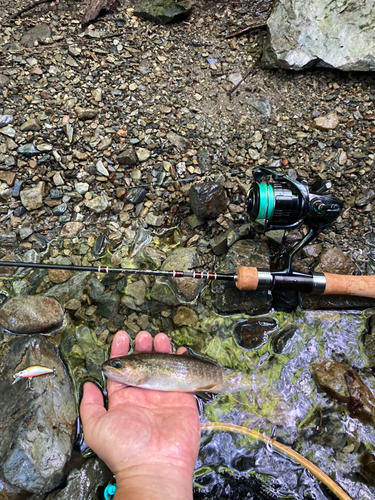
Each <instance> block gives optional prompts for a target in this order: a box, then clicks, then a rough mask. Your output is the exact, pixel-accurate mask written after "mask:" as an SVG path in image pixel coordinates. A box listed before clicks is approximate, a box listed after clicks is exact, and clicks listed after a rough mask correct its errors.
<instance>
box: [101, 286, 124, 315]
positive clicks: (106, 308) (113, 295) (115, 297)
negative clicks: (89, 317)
mask: <svg viewBox="0 0 375 500" xmlns="http://www.w3.org/2000/svg"><path fill="white" fill-rule="evenodd" d="M120 299H121V297H120V294H119V293H118V292H116V291H114V292H108V293H105V294H104V295H101V296H100V297H98V299H97V304H98V309H97V312H98V313H99V314H101V315H102V316H104V317H105V318H109V319H113V318H114V316H116V314H117V313H118V311H119V308H120Z"/></svg>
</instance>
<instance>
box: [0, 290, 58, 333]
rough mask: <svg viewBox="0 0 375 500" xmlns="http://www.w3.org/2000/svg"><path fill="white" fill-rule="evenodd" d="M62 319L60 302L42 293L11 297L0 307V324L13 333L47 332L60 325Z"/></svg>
mask: <svg viewBox="0 0 375 500" xmlns="http://www.w3.org/2000/svg"><path fill="white" fill-rule="evenodd" d="M63 321H64V311H63V309H62V308H61V306H60V304H59V303H58V302H57V301H56V300H54V299H52V298H49V297H43V296H42V295H22V296H19V297H13V298H11V299H10V300H8V302H6V303H5V304H4V305H3V307H2V308H1V309H0V324H1V325H2V327H3V328H6V329H7V330H9V331H11V332H14V333H22V334H32V333H48V332H51V331H54V330H56V329H57V328H59V327H61V326H62V324H63Z"/></svg>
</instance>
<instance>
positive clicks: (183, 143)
mask: <svg viewBox="0 0 375 500" xmlns="http://www.w3.org/2000/svg"><path fill="white" fill-rule="evenodd" d="M167 139H168V141H169V142H171V143H172V144H173V146H176V148H177V149H179V150H180V151H181V152H182V153H185V152H186V151H189V149H193V145H192V144H191V142H190V141H189V139H186V137H182V136H181V135H178V134H175V133H174V132H168V134H167Z"/></svg>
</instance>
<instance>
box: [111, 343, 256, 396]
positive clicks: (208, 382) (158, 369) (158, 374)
mask: <svg viewBox="0 0 375 500" xmlns="http://www.w3.org/2000/svg"><path fill="white" fill-rule="evenodd" d="M102 370H103V373H104V375H105V376H106V377H107V378H109V379H110V380H114V381H115V382H120V383H122V384H125V385H130V386H133V387H139V388H142V389H152V390H157V391H176V392H192V393H201V392H207V393H211V394H226V393H229V392H238V391H243V390H247V389H251V388H252V383H251V378H250V376H249V375H246V374H243V373H241V372H234V371H232V370H230V369H229V368H223V367H221V366H219V365H217V364H215V363H213V362H211V361H208V360H206V359H201V358H198V357H194V356H187V355H176V354H162V353H142V354H130V355H128V356H121V357H117V358H112V359H109V360H108V361H106V362H105V363H103V366H102Z"/></svg>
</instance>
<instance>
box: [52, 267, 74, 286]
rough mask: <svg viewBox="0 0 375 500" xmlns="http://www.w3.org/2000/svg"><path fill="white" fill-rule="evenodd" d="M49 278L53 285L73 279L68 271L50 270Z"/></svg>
mask: <svg viewBox="0 0 375 500" xmlns="http://www.w3.org/2000/svg"><path fill="white" fill-rule="evenodd" d="M48 277H49V279H50V280H51V281H52V283H65V281H68V279H70V278H71V277H72V272H71V271H69V270H68V269H48Z"/></svg>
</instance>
